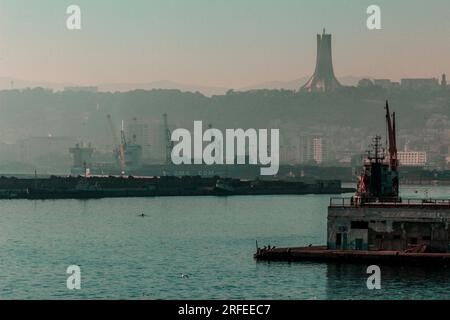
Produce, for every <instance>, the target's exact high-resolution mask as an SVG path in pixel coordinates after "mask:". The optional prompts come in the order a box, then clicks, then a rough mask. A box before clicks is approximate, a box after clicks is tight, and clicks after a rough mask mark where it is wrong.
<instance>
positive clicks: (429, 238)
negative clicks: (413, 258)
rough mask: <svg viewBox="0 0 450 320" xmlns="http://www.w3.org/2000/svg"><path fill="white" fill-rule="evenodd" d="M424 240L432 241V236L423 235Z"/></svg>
mask: <svg viewBox="0 0 450 320" xmlns="http://www.w3.org/2000/svg"><path fill="white" fill-rule="evenodd" d="M422 240H425V241H430V240H431V237H430V236H423V237H422Z"/></svg>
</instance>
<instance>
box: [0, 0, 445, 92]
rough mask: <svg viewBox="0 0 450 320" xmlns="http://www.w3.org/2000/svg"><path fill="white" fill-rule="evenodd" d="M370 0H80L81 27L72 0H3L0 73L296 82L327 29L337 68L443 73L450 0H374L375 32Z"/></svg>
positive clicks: (378, 73)
mask: <svg viewBox="0 0 450 320" xmlns="http://www.w3.org/2000/svg"><path fill="white" fill-rule="evenodd" d="M372 2H373V1H366V0H364V1H360V0H346V1H331V0H328V1H324V0H319V1H314V2H311V1H300V0H283V1H269V0H251V1H239V0H230V1H206V0H194V1H181V0H173V1H166V0H152V1H140V0H134V1H128V2H123V1H116V0H114V1H110V0H97V1H95V2H93V1H87V0H79V1H76V4H77V5H79V6H80V8H81V13H82V29H81V30H77V31H70V30H68V29H67V28H66V25H65V21H66V19H67V16H68V15H67V14H66V8H67V7H68V6H69V5H71V4H73V3H74V2H73V1H66V0H64V1H60V0H43V1H28V0H0V78H1V79H12V80H21V81H22V82H23V83H25V84H24V85H23V86H26V84H27V83H28V84H29V86H33V85H39V84H40V85H42V86H48V87H52V86H57V85H58V84H75V85H96V86H100V87H101V85H106V86H105V87H108V86H107V84H128V86H126V88H129V89H132V88H133V87H136V88H139V87H140V86H139V84H145V83H147V84H148V83H152V82H156V84H155V86H158V83H159V84H160V85H161V86H170V85H173V86H175V87H176V84H185V85H187V89H189V88H190V87H202V86H203V87H209V88H211V87H212V88H236V89H239V88H252V87H253V86H256V87H261V86H262V87H264V83H267V85H268V86H269V87H271V86H272V87H273V86H277V85H278V86H281V87H283V86H288V87H289V81H294V83H295V86H296V85H297V83H300V82H302V81H303V80H304V79H305V78H306V77H308V76H310V75H311V74H312V73H313V71H314V62H315V54H316V50H315V34H316V33H321V31H322V29H323V28H324V27H325V28H326V29H327V32H330V33H332V34H333V38H334V41H333V60H334V67H335V72H336V75H337V77H338V78H345V77H348V76H353V77H373V78H390V79H393V80H398V79H400V78H405V77H439V76H440V75H441V74H442V73H444V72H447V73H448V72H449V71H450V60H449V59H448V52H449V51H450V41H448V40H450V39H449V35H450V20H449V19H448V12H449V11H450V2H448V1H446V0H435V1H433V6H429V5H428V4H427V2H424V1H417V0H414V1H408V2H407V4H406V3H405V2H399V1H386V0H380V1H377V5H379V6H380V8H381V14H382V30H374V31H371V30H368V29H367V28H366V19H367V16H368V15H367V14H366V8H367V7H368V6H369V5H370V4H372ZM296 80H297V82H295V81H296ZM274 81H281V82H282V83H278V84H276V83H274ZM18 82H20V81H18ZM286 82H288V83H286ZM344 82H345V81H344ZM174 83H175V84H174ZM7 84H9V82H8V83H7ZM300 84H301V83H300ZM3 85H4V86H5V84H3ZM109 87H111V88H114V86H109ZM206 91H207V90H206ZM213 92H214V90H213Z"/></svg>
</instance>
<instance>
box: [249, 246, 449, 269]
mask: <svg viewBox="0 0 450 320" xmlns="http://www.w3.org/2000/svg"><path fill="white" fill-rule="evenodd" d="M254 258H255V259H256V260H258V261H287V262H290V261H312V262H314V261H316V262H338V263H364V264H367V263H371V264H398V265H434V266H444V265H445V266H450V253H406V252H401V251H368V250H328V249H327V247H325V246H314V247H298V248H275V249H270V250H267V249H258V250H257V252H256V254H255V255H254Z"/></svg>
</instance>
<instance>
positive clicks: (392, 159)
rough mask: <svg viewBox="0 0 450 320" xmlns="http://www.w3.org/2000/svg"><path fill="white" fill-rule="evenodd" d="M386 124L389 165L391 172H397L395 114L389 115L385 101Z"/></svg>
mask: <svg viewBox="0 0 450 320" xmlns="http://www.w3.org/2000/svg"><path fill="white" fill-rule="evenodd" d="M386 124H387V129H388V140H389V164H390V167H391V169H392V170H394V171H395V170H397V167H398V160H397V141H396V140H397V139H396V132H395V131H396V126H395V112H394V113H393V114H392V118H391V114H390V112H389V102H388V101H386Z"/></svg>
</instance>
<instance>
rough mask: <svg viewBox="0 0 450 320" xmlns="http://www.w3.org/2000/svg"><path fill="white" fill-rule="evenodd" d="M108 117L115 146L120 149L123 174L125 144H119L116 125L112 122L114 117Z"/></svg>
mask: <svg viewBox="0 0 450 320" xmlns="http://www.w3.org/2000/svg"><path fill="white" fill-rule="evenodd" d="M107 117H108V123H109V127H110V129H111V133H112V137H113V140H114V145H115V146H117V147H118V153H119V154H118V156H119V163H120V170H121V171H122V172H123V171H124V170H125V152H124V145H123V142H120V143H119V140H118V139H117V135H116V130H115V129H114V124H113V122H112V117H111V115H110V114H108V115H107Z"/></svg>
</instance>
